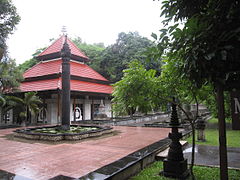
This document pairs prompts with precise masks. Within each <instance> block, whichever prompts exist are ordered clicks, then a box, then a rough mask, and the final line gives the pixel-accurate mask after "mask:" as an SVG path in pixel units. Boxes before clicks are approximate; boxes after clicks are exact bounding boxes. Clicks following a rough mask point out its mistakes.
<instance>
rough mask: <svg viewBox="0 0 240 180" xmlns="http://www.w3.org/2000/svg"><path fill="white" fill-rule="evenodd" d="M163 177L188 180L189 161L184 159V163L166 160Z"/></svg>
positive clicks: (164, 161)
mask: <svg viewBox="0 0 240 180" xmlns="http://www.w3.org/2000/svg"><path fill="white" fill-rule="evenodd" d="M161 175H163V176H165V177H171V178H177V179H186V178H187V177H188V176H189V170H188V167H187V159H184V160H183V161H171V160H167V159H164V160H163V171H162V172H161Z"/></svg>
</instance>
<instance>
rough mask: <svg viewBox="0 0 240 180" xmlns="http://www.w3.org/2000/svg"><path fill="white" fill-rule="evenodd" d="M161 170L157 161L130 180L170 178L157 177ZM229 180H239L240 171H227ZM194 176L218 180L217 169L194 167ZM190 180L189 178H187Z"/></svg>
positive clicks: (163, 179) (160, 165) (204, 179)
mask: <svg viewBox="0 0 240 180" xmlns="http://www.w3.org/2000/svg"><path fill="white" fill-rule="evenodd" d="M161 170H163V165H162V161H157V162H155V163H153V164H151V165H150V166H148V167H146V168H145V169H144V170H143V171H141V172H140V173H139V174H138V175H136V176H134V177H131V178H130V180H169V179H171V178H165V177H163V176H160V175H159V172H160V171H161ZM228 172H229V180H239V179H240V171H238V170H228ZM194 174H195V178H196V180H208V179H211V180H219V179H220V176H219V168H210V167H202V166H194ZM188 179H190V178H188Z"/></svg>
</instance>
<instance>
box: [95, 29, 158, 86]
mask: <svg viewBox="0 0 240 180" xmlns="http://www.w3.org/2000/svg"><path fill="white" fill-rule="evenodd" d="M152 46H153V42H151V41H150V40H149V39H147V38H145V37H142V36H140V35H139V34H138V33H137V32H129V33H124V32H121V33H119V35H118V39H117V40H116V43H115V44H113V45H111V46H108V47H107V48H106V49H105V50H104V52H103V57H102V60H101V62H100V70H101V74H103V75H104V76H105V77H107V78H109V79H110V80H112V81H113V82H116V81H119V80H120V79H121V77H122V76H123V70H124V69H126V68H127V66H128V63H129V62H131V61H132V60H136V59H137V60H139V61H140V62H142V63H143V64H144V65H145V67H147V68H148V69H151V68H154V69H156V71H157V73H159V72H160V63H159V62H157V61H152V62H150V63H148V62H146V61H145V60H146V58H147V55H146V54H145V52H146V50H147V48H150V47H152Z"/></svg>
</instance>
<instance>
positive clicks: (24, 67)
mask: <svg viewBox="0 0 240 180" xmlns="http://www.w3.org/2000/svg"><path fill="white" fill-rule="evenodd" d="M50 41H52V40H51V39H50ZM44 49H46V47H44V48H39V49H37V50H36V52H35V53H33V54H32V57H33V58H31V59H29V60H26V61H25V62H23V63H22V64H19V66H18V68H19V70H20V71H21V72H25V71H26V70H28V69H29V68H31V67H33V66H34V65H35V64H37V63H38V62H39V61H38V60H37V59H36V58H35V57H36V56H37V55H39V54H40V53H41V52H42V51H43V50H44Z"/></svg>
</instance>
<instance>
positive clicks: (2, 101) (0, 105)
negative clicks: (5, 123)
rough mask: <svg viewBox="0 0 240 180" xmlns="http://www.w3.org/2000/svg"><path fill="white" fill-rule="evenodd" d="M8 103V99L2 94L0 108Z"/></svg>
mask: <svg viewBox="0 0 240 180" xmlns="http://www.w3.org/2000/svg"><path fill="white" fill-rule="evenodd" d="M5 104H6V100H5V99H4V97H3V96H2V95H1V94H0V108H2V107H3V106H5Z"/></svg>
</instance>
